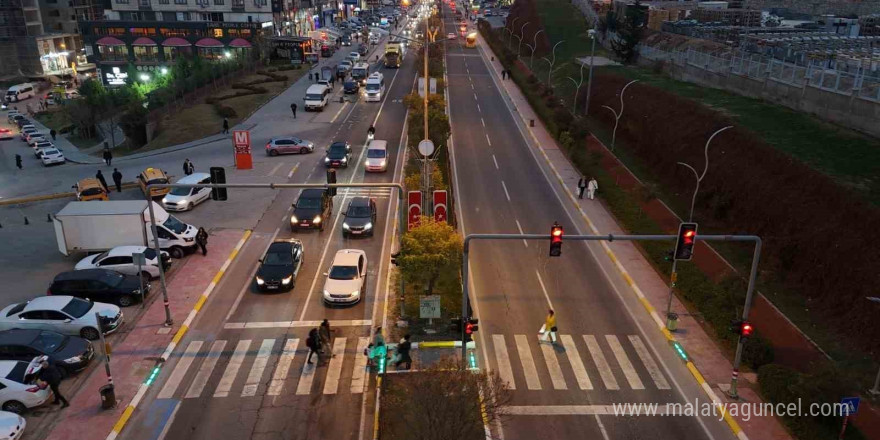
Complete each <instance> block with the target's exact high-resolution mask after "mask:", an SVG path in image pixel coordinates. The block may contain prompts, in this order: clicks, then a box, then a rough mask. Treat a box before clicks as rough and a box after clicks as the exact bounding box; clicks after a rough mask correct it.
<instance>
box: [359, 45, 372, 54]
mask: <svg viewBox="0 0 880 440" xmlns="http://www.w3.org/2000/svg"><path fill="white" fill-rule="evenodd" d="M369 50H370V49H369V48H368V47H367V45H366V44H364V43H361V44H360V45H359V46H358V53H359V54H360V56H362V57H363V56H366V55H367V52H369Z"/></svg>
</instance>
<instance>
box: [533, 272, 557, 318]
mask: <svg viewBox="0 0 880 440" xmlns="http://www.w3.org/2000/svg"><path fill="white" fill-rule="evenodd" d="M535 275H537V276H538V284H540V285H541V291H542V292H544V298H546V299H547V304H548V305H549V306H550V308H551V309H554V310H556V308H555V307H553V303H552V302H550V295H548V294H547V287H545V286H544V280H543V279H541V273H540V272H538V270H537V269H535Z"/></svg>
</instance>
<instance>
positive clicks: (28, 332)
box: [0, 328, 46, 344]
mask: <svg viewBox="0 0 880 440" xmlns="http://www.w3.org/2000/svg"><path fill="white" fill-rule="evenodd" d="M44 331H46V330H40V329H35V328H14V329H11V330H5V331H2V332H0V344H28V343H30V342H31V341H33V340H34V339H36V338H37V336H39V335H40V333H42V332H44Z"/></svg>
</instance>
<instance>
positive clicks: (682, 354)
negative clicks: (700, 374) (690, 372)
mask: <svg viewBox="0 0 880 440" xmlns="http://www.w3.org/2000/svg"><path fill="white" fill-rule="evenodd" d="M672 348H674V349H675V353H676V354H678V357H680V358H681V360H683V361H687V360H688V354H687V352H686V351H684V347H682V346H681V344H680V343H678V341H672Z"/></svg>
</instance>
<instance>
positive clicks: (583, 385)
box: [559, 335, 593, 390]
mask: <svg viewBox="0 0 880 440" xmlns="http://www.w3.org/2000/svg"><path fill="white" fill-rule="evenodd" d="M559 339H560V340H561V341H562V346H563V347H565V355H566V356H567V357H568V362H569V363H570V364H571V369H572V371H574V378H575V379H577V383H578V387H580V389H582V390H592V389H593V382H591V381H590V376H589V375H588V374H587V369H586V368H584V362H583V361H582V360H581V355H580V353H578V349H577V345H575V344H574V339H573V338H572V337H571V335H559Z"/></svg>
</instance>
